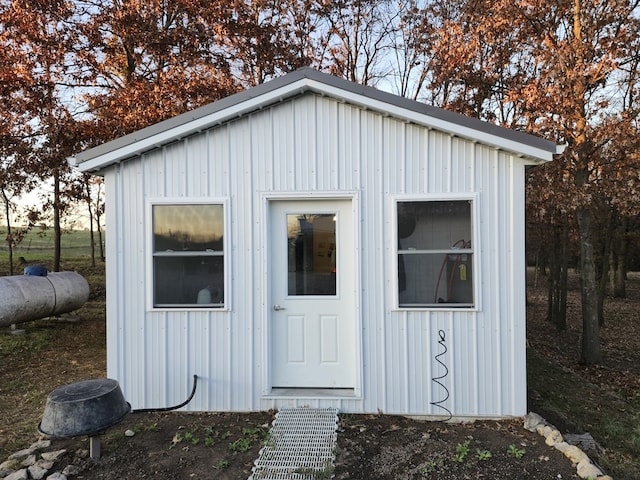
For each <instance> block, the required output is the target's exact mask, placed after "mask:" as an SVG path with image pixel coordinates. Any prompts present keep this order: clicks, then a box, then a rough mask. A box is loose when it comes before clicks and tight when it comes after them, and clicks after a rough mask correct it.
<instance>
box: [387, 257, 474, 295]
mask: <svg viewBox="0 0 640 480" xmlns="http://www.w3.org/2000/svg"><path fill="white" fill-rule="evenodd" d="M472 267H473V255H472V254H470V253H464V254H442V253H428V254H422V253H421V254H407V255H402V254H401V255H398V283H399V285H400V306H401V307H410V306H425V305H437V304H443V303H445V304H446V303H449V304H450V303H462V304H467V305H468V304H472V303H473V270H472Z"/></svg>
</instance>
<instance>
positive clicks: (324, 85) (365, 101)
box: [68, 68, 564, 173]
mask: <svg viewBox="0 0 640 480" xmlns="http://www.w3.org/2000/svg"><path fill="white" fill-rule="evenodd" d="M307 91H311V92H314V93H317V94H319V95H325V96H329V97H332V98H336V99H338V100H341V101H344V102H346V103H351V104H354V105H358V106H361V107H363V108H366V109H369V110H374V111H378V112H382V113H385V114H386V115H390V116H393V117H396V118H399V119H403V120H405V121H407V122H411V123H415V124H418V125H423V126H425V127H427V128H433V129H437V130H441V131H444V132H447V133H449V134H451V135H454V136H459V137H463V138H468V139H471V140H473V141H476V142H479V143H484V144H487V145H491V146H494V147H496V148H499V149H502V150H507V151H510V152H513V153H516V154H517V155H519V156H524V157H527V158H529V159H530V160H531V161H533V162H534V163H536V162H545V161H550V160H552V159H553V157H554V155H556V154H558V153H561V151H562V150H563V149H564V147H561V146H558V145H556V144H555V143H554V142H550V141H548V140H544V139H542V138H539V137H536V136H534V135H530V134H527V133H525V132H518V131H514V130H509V129H506V128H502V127H498V126H496V125H492V124H489V123H487V122H482V121H480V120H477V119H473V118H469V117H464V116H462V115H459V114H456V113H453V112H449V111H446V110H442V109H439V108H436V107H432V106H429V105H426V104H423V103H419V102H416V101H413V100H409V99H405V98H402V97H398V96H396V95H392V94H390V93H387V92H382V91H380V90H376V89H374V88H372V87H367V86H363V85H359V84H356V83H353V82H349V81H347V80H344V79H341V78H338V77H334V76H331V75H328V74H325V73H321V72H318V71H316V70H313V69H310V68H303V69H300V70H296V71H295V72H293V73H290V74H288V75H285V76H283V77H280V78H278V79H275V80H272V81H270V82H268V83H265V84H262V85H258V86H257V87H254V88H251V89H248V90H245V91H243V92H240V93H237V94H235V95H231V96H230V97H227V98H224V99H222V100H219V101H216V102H214V103H211V104H209V105H205V106H203V107H200V108H198V109H196V110H193V111H191V112H187V113H184V114H182V115H179V116H177V117H174V118H171V119H168V120H165V121H163V122H160V123H158V124H156V125H152V126H150V127H147V128H144V129H142V130H139V131H137V132H133V133H131V134H129V135H126V136H124V137H121V138H119V139H116V140H113V141H111V142H107V143H105V144H103V145H99V146H97V147H95V148H92V149H90V150H87V151H85V152H81V153H80V154H78V155H76V156H75V157H71V158H69V159H68V161H69V164H70V165H72V166H75V167H77V168H78V169H79V170H80V171H82V172H92V173H96V172H100V171H102V170H104V169H105V167H108V166H109V165H112V164H114V163H118V162H120V161H122V160H124V159H127V158H131V157H135V156H137V155H140V154H142V153H144V152H146V151H149V150H152V149H155V148H159V147H161V146H162V145H166V144H168V143H171V142H174V141H176V140H179V139H181V138H184V137H187V136H189V135H192V134H194V133H197V132H199V131H203V130H206V129H208V128H211V127H213V126H215V125H218V124H222V123H224V122H226V121H229V120H231V119H233V118H237V117H240V116H243V115H246V114H248V113H251V112H253V111H256V110H260V109H262V108H265V107H267V106H269V105H273V104H275V103H278V102H282V101H284V100H286V99H288V98H290V97H293V96H296V95H299V94H302V93H304V92H307Z"/></svg>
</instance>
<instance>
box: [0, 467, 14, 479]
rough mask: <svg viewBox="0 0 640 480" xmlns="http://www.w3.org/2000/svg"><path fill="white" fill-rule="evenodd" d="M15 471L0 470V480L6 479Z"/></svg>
mask: <svg viewBox="0 0 640 480" xmlns="http://www.w3.org/2000/svg"><path fill="white" fill-rule="evenodd" d="M14 472H15V470H12V469H8V468H7V469H2V468H0V478H5V477H8V476H9V475H11V474H12V473H14Z"/></svg>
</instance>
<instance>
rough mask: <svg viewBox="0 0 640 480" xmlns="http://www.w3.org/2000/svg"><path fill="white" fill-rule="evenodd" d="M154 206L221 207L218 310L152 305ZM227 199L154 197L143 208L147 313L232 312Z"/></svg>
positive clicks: (216, 308)
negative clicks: (221, 283) (220, 300)
mask: <svg viewBox="0 0 640 480" xmlns="http://www.w3.org/2000/svg"><path fill="white" fill-rule="evenodd" d="M155 205H222V217H223V224H222V228H223V229H224V233H223V237H222V249H223V250H222V251H223V255H222V258H223V265H224V277H223V278H224V303H223V304H222V306H219V307H192V306H176V307H167V306H162V307H156V306H155V305H154V304H153V288H154V284H153V207H154V206H155ZM229 218H230V215H229V199H228V198H227V197H197V198H189V197H155V198H149V199H147V202H146V207H145V219H146V221H145V228H144V232H145V236H146V239H145V248H146V249H147V253H146V255H145V279H146V293H145V296H146V300H145V303H146V311H148V312H225V311H229V310H230V309H231V303H230V299H231V283H230V279H231V275H230V272H229V265H230V262H229V256H230V253H231V252H230V251H229V248H230V246H231V241H230V238H229V237H230V234H231V228H230V225H229Z"/></svg>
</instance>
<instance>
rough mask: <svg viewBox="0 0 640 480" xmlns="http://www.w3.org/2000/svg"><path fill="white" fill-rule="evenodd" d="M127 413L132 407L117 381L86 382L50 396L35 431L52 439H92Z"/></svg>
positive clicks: (68, 386)
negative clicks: (83, 437)
mask: <svg viewBox="0 0 640 480" xmlns="http://www.w3.org/2000/svg"><path fill="white" fill-rule="evenodd" d="M130 411H131V405H129V403H127V401H126V400H125V399H124V396H123V395H122V391H121V390H120V385H118V382H117V381H115V380H112V379H110V378H100V379H95V380H85V381H82V382H78V383H71V384H69V385H64V386H63V387H60V388H57V389H56V390H54V391H53V392H51V393H50V394H49V396H48V397H47V403H46V405H45V407H44V414H43V417H42V422H40V425H38V430H39V431H40V433H43V434H45V435H47V436H49V437H54V438H55V437H58V438H65V437H81V436H85V435H87V436H94V435H97V434H99V433H102V432H104V431H105V430H106V429H108V428H109V427H111V426H113V425H115V424H116V423H118V422H120V421H121V420H123V419H124V417H126V416H127V414H128V413H129V412H130Z"/></svg>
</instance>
